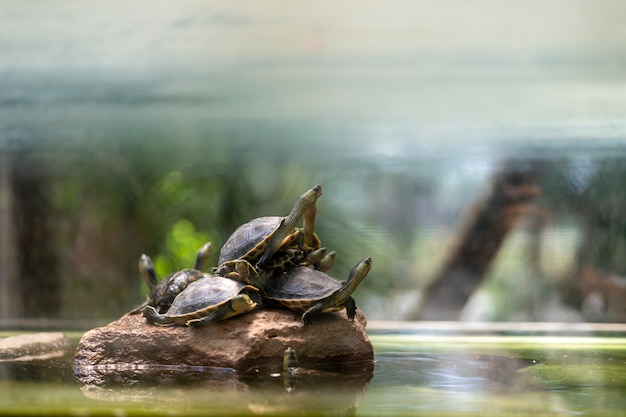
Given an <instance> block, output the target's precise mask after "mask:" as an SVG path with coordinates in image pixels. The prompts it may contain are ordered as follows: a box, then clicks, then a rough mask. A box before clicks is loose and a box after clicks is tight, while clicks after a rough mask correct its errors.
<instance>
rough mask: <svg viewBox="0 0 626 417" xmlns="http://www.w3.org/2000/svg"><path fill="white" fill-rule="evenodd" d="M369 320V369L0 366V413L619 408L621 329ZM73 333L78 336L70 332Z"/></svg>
mask: <svg viewBox="0 0 626 417" xmlns="http://www.w3.org/2000/svg"><path fill="white" fill-rule="evenodd" d="M531 333H532V332H523V333H515V334H512V333H510V332H509V333H508V334H504V333H502V332H499V333H494V332H489V333H476V332H474V333H472V334H460V333H450V332H433V331H427V332H424V331H421V332H416V331H413V330H407V329H406V328H405V329H385V330H383V328H373V329H371V330H370V336H371V340H372V342H373V344H374V347H375V351H376V362H375V366H374V370H373V373H371V372H369V371H367V370H366V371H363V372H350V373H333V372H321V371H311V370H298V371H297V372H296V373H295V375H293V376H291V377H288V376H285V375H281V374H280V373H272V372H270V371H268V372H260V373H259V374H258V375H241V374H238V373H236V372H234V371H232V370H229V369H216V368H206V367H201V366H198V367H189V366H187V367H183V368H178V367H171V366H170V367H166V366H160V367H159V366H152V367H146V366H144V367H131V366H120V367H118V368H115V367H108V368H101V369H89V370H85V369H75V368H73V365H72V355H73V349H74V346H75V344H74V346H72V348H71V349H70V350H69V351H68V352H67V354H66V355H65V356H62V357H58V358H53V359H47V360H40V361H28V362H1V363H0V414H3V415H5V414H6V415H16V414H30V415H51V414H63V415H65V414H73V415H94V414H115V415H144V414H146V415H164V414H168V415H170V414H177V415H178V414H184V415H195V414H198V415H199V414H202V415H208V414H210V415H220V414H224V415H233V414H235V415H237V414H244V415H248V414H270V415H275V414H284V415H294V413H295V414H304V415H318V414H324V415H357V416H358V415H386V416H387V415H415V414H428V415H431V414H435V415H485V414H488V415H536V414H539V415H623V410H624V409H626V395H624V394H626V377H624V370H626V338H624V334H623V333H615V332H613V333H605V334H602V335H599V336H598V333H587V332H584V333H581V332H574V333H560V334H558V335H556V336H555V335H552V336H550V335H547V334H545V333H544V334H541V335H536V334H531ZM72 339H73V341H74V342H77V338H72Z"/></svg>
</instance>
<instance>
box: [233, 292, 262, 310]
mask: <svg viewBox="0 0 626 417" xmlns="http://www.w3.org/2000/svg"><path fill="white" fill-rule="evenodd" d="M257 305H258V303H257V302H256V301H254V300H253V299H252V298H251V297H250V296H249V295H248V294H239V295H238V296H236V297H234V298H233V299H232V301H231V308H232V310H233V313H234V314H233V315H235V314H243V313H247V312H248V311H251V310H253V309H254V308H255V307H256V306H257Z"/></svg>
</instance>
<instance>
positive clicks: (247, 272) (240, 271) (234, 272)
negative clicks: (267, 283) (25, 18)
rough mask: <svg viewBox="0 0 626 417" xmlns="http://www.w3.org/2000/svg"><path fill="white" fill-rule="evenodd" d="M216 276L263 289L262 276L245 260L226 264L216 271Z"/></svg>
mask: <svg viewBox="0 0 626 417" xmlns="http://www.w3.org/2000/svg"><path fill="white" fill-rule="evenodd" d="M215 275H219V276H221V277H224V278H229V279H232V280H235V281H239V282H241V283H243V284H247V285H253V286H255V287H257V288H260V287H261V281H262V280H261V276H260V275H259V272H258V271H257V270H256V269H255V268H254V266H252V264H251V263H250V262H248V261H246V260H245V259H236V260H234V261H228V262H224V263H223V264H222V265H220V267H219V268H217V270H216V271H215Z"/></svg>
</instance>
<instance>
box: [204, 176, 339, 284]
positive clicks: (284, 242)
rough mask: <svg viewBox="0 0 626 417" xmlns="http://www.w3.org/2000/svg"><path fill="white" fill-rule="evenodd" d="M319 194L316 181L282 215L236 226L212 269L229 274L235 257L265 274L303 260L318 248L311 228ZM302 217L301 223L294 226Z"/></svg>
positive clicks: (284, 268) (318, 244) (220, 273)
mask: <svg viewBox="0 0 626 417" xmlns="http://www.w3.org/2000/svg"><path fill="white" fill-rule="evenodd" d="M321 195H322V187H321V186H320V185H316V186H315V187H313V188H311V189H309V190H307V191H306V192H305V193H304V194H302V195H301V196H300V197H299V198H298V200H297V201H296V203H295V205H294V207H293V209H292V210H291V212H290V213H289V215H287V216H286V217H278V216H266V217H259V218H256V219H253V220H250V221H249V222H248V223H245V224H243V225H241V226H239V227H238V228H237V229H236V230H235V231H234V232H233V234H232V235H231V236H230V237H229V238H228V240H227V241H226V243H225V244H224V246H223V247H222V249H221V251H220V257H219V260H218V265H219V267H218V268H216V269H215V273H216V274H218V275H226V274H231V276H232V271H233V270H234V267H233V262H234V261H236V260H244V261H246V262H248V263H249V264H250V265H251V266H254V267H256V268H257V269H259V270H261V271H263V272H264V274H265V275H268V276H269V275H272V274H273V273H278V272H282V271H284V270H286V269H288V268H290V267H292V266H295V265H297V264H298V263H300V262H306V261H307V256H308V255H309V254H311V253H313V252H315V251H317V250H318V249H321V248H320V246H321V244H320V240H319V238H318V237H317V235H316V234H315V232H314V223H315V212H316V208H315V203H316V201H317V199H318V198H319V197H320V196H321ZM302 217H304V221H303V227H302V228H297V227H296V225H297V224H298V222H299V221H300V218H302ZM315 253H317V252H315ZM320 260H321V259H319V260H317V261H318V262H319V261H320ZM327 262H328V259H325V264H326V263H327ZM233 278H235V277H233ZM235 279H236V278H235ZM257 284H258V283H257Z"/></svg>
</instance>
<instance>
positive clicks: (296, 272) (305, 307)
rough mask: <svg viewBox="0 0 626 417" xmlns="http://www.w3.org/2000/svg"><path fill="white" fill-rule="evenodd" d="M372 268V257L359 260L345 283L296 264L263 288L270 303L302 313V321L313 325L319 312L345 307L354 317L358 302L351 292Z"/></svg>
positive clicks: (266, 299) (350, 315)
mask: <svg viewBox="0 0 626 417" xmlns="http://www.w3.org/2000/svg"><path fill="white" fill-rule="evenodd" d="M371 268H372V259H371V258H370V257H367V258H364V259H362V260H361V261H359V263H357V264H356V265H355V266H354V268H352V271H350V275H349V276H348V279H347V280H346V281H345V282H343V283H342V282H340V281H337V280H336V279H334V278H332V277H330V276H329V275H327V274H326V273H324V272H322V271H319V270H316V269H312V268H309V267H305V266H297V267H295V268H291V269H290V270H288V271H286V272H283V273H282V274H280V275H277V276H276V277H274V279H272V280H269V281H268V282H267V284H266V286H265V288H264V290H265V298H264V300H265V301H267V302H268V304H273V305H278V306H282V307H286V308H288V309H291V310H293V311H296V312H302V313H303V314H302V321H303V323H304V324H305V325H306V326H309V325H311V319H312V318H313V317H315V316H317V315H319V314H322V313H327V312H331V311H339V310H341V309H343V308H345V309H346V312H347V315H348V318H349V319H350V320H353V319H354V317H355V314H356V303H355V301H354V299H353V298H352V297H351V294H352V293H353V292H354V290H355V289H356V288H357V287H358V285H359V284H360V283H361V281H363V279H364V278H365V276H366V275H367V274H368V272H369V271H370V269H371Z"/></svg>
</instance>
